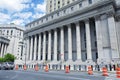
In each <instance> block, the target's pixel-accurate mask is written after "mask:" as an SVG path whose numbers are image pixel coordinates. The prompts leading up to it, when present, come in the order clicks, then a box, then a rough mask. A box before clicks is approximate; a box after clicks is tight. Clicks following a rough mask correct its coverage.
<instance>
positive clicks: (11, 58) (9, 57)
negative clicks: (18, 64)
mask: <svg viewBox="0 0 120 80" xmlns="http://www.w3.org/2000/svg"><path fill="white" fill-rule="evenodd" d="M14 60H15V56H14V55H12V54H10V53H8V54H6V55H5V56H4V57H3V58H0V63H2V62H14Z"/></svg>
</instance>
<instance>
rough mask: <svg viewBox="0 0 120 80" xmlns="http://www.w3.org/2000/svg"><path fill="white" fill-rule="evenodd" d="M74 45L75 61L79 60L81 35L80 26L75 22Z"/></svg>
mask: <svg viewBox="0 0 120 80" xmlns="http://www.w3.org/2000/svg"><path fill="white" fill-rule="evenodd" d="M75 24H76V45H77V60H78V61H82V60H81V37H80V36H81V35H80V25H79V22H76V23H75Z"/></svg>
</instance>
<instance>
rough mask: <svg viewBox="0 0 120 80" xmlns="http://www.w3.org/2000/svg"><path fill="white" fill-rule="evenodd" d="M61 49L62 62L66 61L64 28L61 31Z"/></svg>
mask: <svg viewBox="0 0 120 80" xmlns="http://www.w3.org/2000/svg"><path fill="white" fill-rule="evenodd" d="M60 39H61V40H60V41H61V42H60V47H61V48H60V49H61V51H60V52H61V53H60V54H61V60H62V61H64V28H63V27H62V28H61V29H60Z"/></svg>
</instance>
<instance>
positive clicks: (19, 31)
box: [0, 23, 24, 63]
mask: <svg viewBox="0 0 120 80" xmlns="http://www.w3.org/2000/svg"><path fill="white" fill-rule="evenodd" d="M23 31H24V28H22V27H21V26H18V25H15V24H13V23H11V24H0V32H1V36H3V37H4V38H6V39H8V40H9V45H7V50H6V52H5V53H11V54H13V55H14V56H15V57H16V60H17V62H18V61H21V60H22V54H23V51H22V47H23V46H21V45H22V42H23ZM1 49H2V48H1ZM2 57H3V56H2ZM20 63H21V62H20Z"/></svg>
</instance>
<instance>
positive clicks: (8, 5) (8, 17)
mask: <svg viewBox="0 0 120 80" xmlns="http://www.w3.org/2000/svg"><path fill="white" fill-rule="evenodd" d="M45 8H46V3H45V0H0V24H10V23H14V24H16V25H20V26H25V25H26V24H27V23H29V22H31V21H33V20H35V19H38V18H40V17H41V16H44V15H45V13H46V11H45V10H46V9H45Z"/></svg>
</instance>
